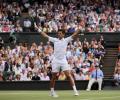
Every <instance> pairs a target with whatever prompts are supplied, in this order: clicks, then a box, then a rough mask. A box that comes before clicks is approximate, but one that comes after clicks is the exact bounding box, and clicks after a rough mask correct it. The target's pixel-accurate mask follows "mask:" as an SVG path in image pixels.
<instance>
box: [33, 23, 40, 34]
mask: <svg viewBox="0 0 120 100" xmlns="http://www.w3.org/2000/svg"><path fill="white" fill-rule="evenodd" d="M34 27H35V29H36V30H37V31H38V32H41V30H40V29H39V28H38V26H37V24H36V23H34Z"/></svg>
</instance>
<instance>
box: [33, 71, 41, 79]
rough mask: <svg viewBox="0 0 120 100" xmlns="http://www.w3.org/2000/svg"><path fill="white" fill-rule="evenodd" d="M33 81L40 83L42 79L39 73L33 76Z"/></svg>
mask: <svg viewBox="0 0 120 100" xmlns="http://www.w3.org/2000/svg"><path fill="white" fill-rule="evenodd" d="M32 80H33V81H39V80H41V79H40V77H39V76H38V73H37V72H35V73H34V75H33V77H32Z"/></svg>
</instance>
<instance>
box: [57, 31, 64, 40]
mask: <svg viewBox="0 0 120 100" xmlns="http://www.w3.org/2000/svg"><path fill="white" fill-rule="evenodd" d="M63 37H64V33H63V32H62V31H58V38H59V39H62V38H63Z"/></svg>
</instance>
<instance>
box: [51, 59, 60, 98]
mask: <svg viewBox="0 0 120 100" xmlns="http://www.w3.org/2000/svg"><path fill="white" fill-rule="evenodd" d="M58 72H59V65H58V64H57V62H56V61H53V62H52V78H51V80H50V90H51V92H50V96H53V97H58V95H57V94H56V93H55V90H54V87H55V81H56V79H57V74H58Z"/></svg>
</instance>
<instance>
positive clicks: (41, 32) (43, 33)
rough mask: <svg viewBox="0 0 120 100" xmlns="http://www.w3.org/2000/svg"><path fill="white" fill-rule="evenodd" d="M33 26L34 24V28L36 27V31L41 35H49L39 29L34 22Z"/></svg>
mask: <svg viewBox="0 0 120 100" xmlns="http://www.w3.org/2000/svg"><path fill="white" fill-rule="evenodd" d="M34 26H35V28H36V29H37V31H38V32H39V33H40V34H41V35H42V36H43V37H46V38H49V36H48V35H47V34H46V33H45V32H43V31H41V30H40V29H39V28H38V26H37V25H36V23H34Z"/></svg>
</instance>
